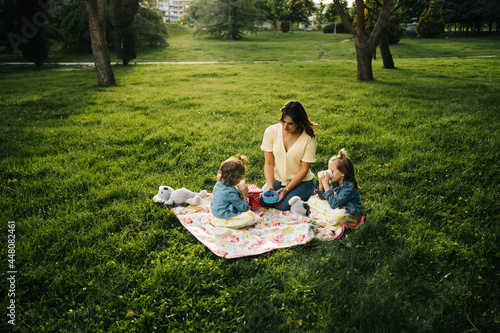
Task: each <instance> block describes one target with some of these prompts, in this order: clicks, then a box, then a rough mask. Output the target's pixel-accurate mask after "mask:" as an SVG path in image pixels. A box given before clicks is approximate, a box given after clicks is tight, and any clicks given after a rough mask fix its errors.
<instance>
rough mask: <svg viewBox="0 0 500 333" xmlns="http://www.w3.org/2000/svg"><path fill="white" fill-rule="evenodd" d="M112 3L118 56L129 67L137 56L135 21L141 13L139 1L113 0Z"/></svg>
mask: <svg viewBox="0 0 500 333" xmlns="http://www.w3.org/2000/svg"><path fill="white" fill-rule="evenodd" d="M111 3H112V4H113V16H114V23H115V24H114V30H115V33H114V37H115V49H116V55H117V56H118V59H122V62H123V65H127V64H128V63H129V61H130V60H133V59H135V57H136V56H137V52H136V33H135V25H134V21H135V17H136V15H137V13H138V11H139V0H112V1H111Z"/></svg>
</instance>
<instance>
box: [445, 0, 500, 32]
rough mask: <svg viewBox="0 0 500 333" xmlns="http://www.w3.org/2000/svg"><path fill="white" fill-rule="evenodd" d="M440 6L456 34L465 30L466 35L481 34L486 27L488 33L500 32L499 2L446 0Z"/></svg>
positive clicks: (487, 0) (446, 21)
mask: <svg viewBox="0 0 500 333" xmlns="http://www.w3.org/2000/svg"><path fill="white" fill-rule="evenodd" d="M439 5H440V6H441V10H442V13H443V19H444V22H445V23H446V24H448V25H449V26H450V28H451V27H452V26H454V28H455V32H456V31H457V29H458V30H464V31H465V32H466V33H468V32H469V31H475V32H476V33H480V32H481V31H482V29H483V26H484V25H487V26H488V31H490V32H491V31H492V30H493V25H495V26H496V31H499V26H500V3H499V1H498V0H444V1H440V2H439Z"/></svg>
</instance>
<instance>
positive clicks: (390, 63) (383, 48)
mask: <svg viewBox="0 0 500 333" xmlns="http://www.w3.org/2000/svg"><path fill="white" fill-rule="evenodd" d="M379 45H380V55H381V56H382V61H383V62H384V68H387V69H394V68H396V67H395V66H394V60H393V59H392V54H391V49H390V48H389V34H388V32H387V27H385V28H384V29H382V33H381V35H380V42H379Z"/></svg>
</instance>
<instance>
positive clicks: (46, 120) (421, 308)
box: [0, 30, 500, 332]
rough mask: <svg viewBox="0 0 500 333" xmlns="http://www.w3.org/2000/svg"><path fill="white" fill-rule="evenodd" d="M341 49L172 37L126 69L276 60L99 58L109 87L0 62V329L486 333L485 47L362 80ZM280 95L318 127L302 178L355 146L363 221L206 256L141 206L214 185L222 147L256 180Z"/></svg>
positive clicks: (495, 91)
mask: <svg viewBox="0 0 500 333" xmlns="http://www.w3.org/2000/svg"><path fill="white" fill-rule="evenodd" d="M179 36H180V37H179ZM309 37H310V39H309ZM335 38H337V39H338V40H339V41H338V43H337V44H332V45H328V44H327V42H326V41H328V40H335ZM340 39H347V38H344V37H341V36H337V37H333V36H332V35H324V34H322V33H308V34H306V33H303V34H299V33H296V34H295V35H294V36H292V35H289V34H287V35H285V34H282V35H280V39H279V41H274V40H272V41H271V35H268V36H267V37H266V35H265V34H262V35H257V36H252V37H249V38H248V40H244V41H241V42H234V43H233V42H232V43H231V44H230V45H229V43H228V42H227V41H219V40H212V39H203V38H198V37H196V38H193V37H192V35H191V34H190V33H187V32H184V34H181V33H179V34H175V33H174V32H173V31H172V30H171V39H170V40H169V43H170V47H168V48H166V49H164V50H161V51H155V52H149V53H147V54H145V55H144V56H142V55H140V56H139V57H138V59H137V61H206V60H217V61H228V60H236V61H242V60H245V59H246V60H279V61H275V62H269V63H251V62H245V61H243V62H236V63H218V64H197V65H131V66H127V67H123V66H121V65H114V66H113V70H114V73H115V76H116V78H117V81H118V85H117V86H114V87H111V88H107V89H104V88H98V87H96V78H95V71H94V69H93V68H87V67H78V66H74V67H73V66H69V67H68V66H55V65H48V66H43V67H42V68H38V69H37V68H34V66H32V65H16V66H14V65H9V66H0V75H1V77H2V80H1V83H0V86H1V90H0V133H1V135H0V157H1V160H0V179H1V181H0V209H1V211H2V221H1V224H0V237H1V239H2V242H1V244H2V246H1V251H0V253H1V260H2V269H3V275H2V276H4V278H3V279H2V282H1V283H0V290H1V293H2V300H1V306H2V308H3V309H6V308H7V307H8V306H9V304H10V303H8V302H10V301H11V300H15V314H16V326H15V327H13V326H11V325H10V324H8V320H9V317H7V316H5V315H4V317H3V319H2V321H1V322H0V329H1V331H2V332H4V331H8V330H10V331H18V332H133V331H136V332H154V331H158V332H189V331H199V332H236V331H238V332H266V331H267V332H292V331H297V332H299V331H300V332H301V331H304V332H403V331H404V332H426V331H432V332H474V331H477V332H496V331H498V330H499V329H500V313H499V305H500V302H499V297H500V294H499V286H498V281H499V269H498V261H499V247H498V244H499V241H500V240H499V236H500V232H499V227H498V219H499V217H500V216H499V202H500V192H499V189H498V186H499V177H498V174H499V172H500V163H499V162H498V161H499V159H500V153H499V150H498V147H500V138H499V137H498V135H497V133H498V132H499V130H500V128H499V127H500V119H499V118H500V115H499V105H500V94H499V87H500V59H499V58H498V49H497V45H498V38H497V37H491V38H478V39H467V43H466V42H465V41H463V40H462V39H460V38H458V37H457V39H453V38H451V37H450V38H449V40H448V41H445V40H441V39H440V40H430V41H429V40H422V39H414V40H407V39H403V40H402V42H401V44H399V45H398V46H396V47H394V48H393V51H394V54H395V58H396V59H397V61H396V66H397V67H398V68H397V69H396V70H385V69H383V68H382V65H381V61H380V60H377V61H375V62H374V76H375V78H376V80H375V81H373V82H360V81H358V80H357V79H356V63H355V61H352V59H353V55H354V50H353V47H354V46H353V44H352V41H350V42H349V41H346V42H344V43H341V42H340ZM175 41H178V42H179V45H183V46H177V45H176V43H175ZM438 41H441V42H442V43H448V44H442V43H439V42H438ZM267 43H268V44H269V45H270V46H269V48H268V47H267V46H266V45H267ZM304 44H306V45H309V46H308V47H309V48H311V47H312V46H313V45H319V46H318V48H316V49H315V51H314V50H312V51H310V53H307V52H299V51H298V50H300V49H301V48H302V47H304ZM195 45H199V46H198V47H199V48H200V50H198V51H197V52H198V53H195V52H194V53H193V52H192V50H191V48H192V47H195ZM333 45H338V46H339V48H336V47H334V46H333ZM340 45H349V48H348V47H346V48H345V49H342V50H340V47H341V46H340ZM443 45H446V47H444V46H443ZM240 47H241V48H240ZM342 47H343V46H342ZM252 48H254V49H255V50H256V52H255V54H254V55H252V56H250V54H251V53H252V52H253V51H252V52H250V51H251V50H252ZM321 48H323V49H327V50H332V51H331V52H330V51H328V52H327V53H326V56H325V57H323V58H321V57H318V54H319V53H318V52H319V51H318V50H319V49H321ZM229 50H233V51H234V52H229ZM333 50H335V52H338V53H335V56H334V55H333V54H332V53H334V51H333ZM170 51H171V53H170ZM461 52H462V53H461ZM342 54H344V55H345V56H344V57H343V56H342ZM183 55H185V58H183ZM339 55H340V56H339ZM472 55H496V56H497V57H493V58H467V57H468V56H472ZM233 56H234V58H233ZM451 56H457V57H458V58H450V57H451ZM54 57H56V58H57V57H60V55H57V54H56V55H55V56H54ZM440 57H447V58H440ZM60 59H61V60H62V59H63V58H60ZM72 59H75V58H72ZM303 60H317V61H303ZM332 60H338V61H332ZM49 61H50V60H49ZM290 99H297V100H300V101H301V102H302V103H303V104H304V106H305V107H306V110H307V112H308V114H309V116H310V117H311V119H312V120H314V121H316V122H317V123H319V124H320V125H321V127H320V128H319V129H318V130H317V135H318V150H317V163H315V164H314V165H313V171H314V172H315V173H316V172H317V171H319V170H322V169H324V168H326V166H327V161H328V158H329V157H330V156H331V155H333V154H335V153H337V152H338V150H339V149H340V148H346V149H347V151H348V152H349V153H350V155H351V157H352V159H353V162H354V165H355V167H356V170H357V176H358V179H359V184H360V186H361V190H360V192H361V196H362V202H363V213H364V215H366V222H365V224H364V225H363V226H362V227H361V228H360V229H359V230H356V231H351V232H347V233H346V235H344V236H343V237H342V238H341V239H340V240H338V241H333V242H319V241H313V242H311V243H309V244H307V245H304V246H299V247H293V248H289V249H282V250H275V251H272V252H269V253H266V254H263V255H260V256H256V257H247V258H241V259H233V260H226V259H222V258H219V257H217V256H215V255H214V254H212V253H211V252H210V251H209V250H208V249H207V248H205V247H204V246H203V245H202V244H200V243H199V242H198V241H197V240H196V239H195V238H194V237H193V236H191V234H190V233H189V232H187V231H186V230H185V229H184V228H183V227H182V226H181V225H180V223H179V222H178V221H177V220H176V218H175V215H173V214H172V213H171V212H170V211H169V210H168V209H167V208H165V207H162V206H160V205H156V204H154V203H153V201H152V197H153V196H154V195H155V194H156V193H157V189H158V186H159V185H170V186H172V187H174V188H178V187H182V186H184V187H187V188H189V189H192V190H196V191H198V190H202V189H206V190H208V191H211V190H212V188H213V185H214V183H215V178H216V173H217V170H218V167H219V165H220V163H221V162H222V161H223V160H224V159H226V158H227V157H229V156H231V155H234V154H236V153H243V154H245V155H247V156H248V157H249V159H250V164H249V167H248V173H247V183H255V184H258V185H260V186H261V185H262V184H263V183H264V176H263V163H264V156H263V153H262V152H261V151H260V149H259V146H260V143H261V140H262V135H263V132H264V130H265V128H266V127H267V126H269V125H270V124H273V123H276V122H277V119H278V115H279V108H280V107H281V106H282V105H283V104H284V103H285V102H286V101H287V100H290ZM9 221H15V229H12V228H9V225H10V226H12V224H9V223H8V222H9ZM9 235H15V251H16V252H15V258H14V259H15V261H14V262H12V257H10V258H9V257H8V254H9V252H8V246H7V244H8V240H9ZM10 239H12V237H11V238H10ZM9 259H10V260H11V262H9ZM9 264H12V265H14V266H13V267H14V269H15V270H16V271H17V274H16V283H15V296H8V291H9V288H10V287H11V286H10V284H9V281H8V280H7V277H8V276H9V275H8V274H7V272H8V271H10V270H12V269H9V266H8V265H9ZM7 311H8V310H7Z"/></svg>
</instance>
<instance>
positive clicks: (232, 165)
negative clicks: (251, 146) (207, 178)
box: [217, 154, 248, 186]
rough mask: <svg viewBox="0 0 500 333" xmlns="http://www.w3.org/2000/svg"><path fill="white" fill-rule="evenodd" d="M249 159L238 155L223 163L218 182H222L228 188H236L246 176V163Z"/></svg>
mask: <svg viewBox="0 0 500 333" xmlns="http://www.w3.org/2000/svg"><path fill="white" fill-rule="evenodd" d="M247 161H248V159H247V158H246V156H244V155H240V154H238V155H236V156H233V157H230V158H228V159H227V160H225V161H224V162H222V164H221V166H220V168H219V172H218V174H217V180H218V181H222V182H223V183H224V184H225V185H227V186H236V185H238V183H239V182H240V180H241V179H242V178H243V176H244V175H245V171H246V168H245V166H246V163H247Z"/></svg>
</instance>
